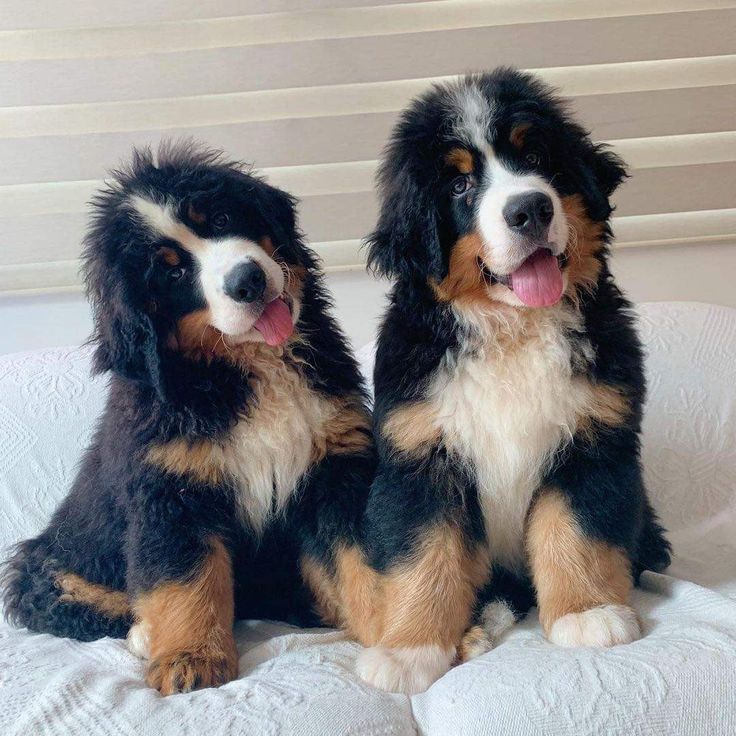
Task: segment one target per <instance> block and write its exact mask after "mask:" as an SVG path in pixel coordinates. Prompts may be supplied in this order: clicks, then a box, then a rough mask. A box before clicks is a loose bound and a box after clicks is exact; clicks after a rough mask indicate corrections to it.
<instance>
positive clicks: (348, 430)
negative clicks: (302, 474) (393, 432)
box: [314, 398, 373, 462]
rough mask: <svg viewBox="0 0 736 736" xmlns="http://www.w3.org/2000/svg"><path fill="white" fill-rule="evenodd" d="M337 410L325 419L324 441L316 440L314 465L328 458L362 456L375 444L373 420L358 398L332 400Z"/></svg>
mask: <svg viewBox="0 0 736 736" xmlns="http://www.w3.org/2000/svg"><path fill="white" fill-rule="evenodd" d="M325 403H326V404H327V405H328V406H330V407H331V408H332V409H333V410H334V414H333V416H331V417H328V418H326V419H325V423H324V425H325V434H324V437H316V438H315V457H314V460H315V462H316V461H318V460H321V459H322V458H324V457H326V456H327V455H349V454H356V455H357V454H362V453H364V452H365V451H366V450H368V449H369V448H370V447H371V446H372V444H373V438H372V436H371V419H370V415H369V414H368V411H367V410H366V408H365V407H364V406H363V404H362V402H361V400H360V399H359V398H354V399H351V398H330V399H325Z"/></svg>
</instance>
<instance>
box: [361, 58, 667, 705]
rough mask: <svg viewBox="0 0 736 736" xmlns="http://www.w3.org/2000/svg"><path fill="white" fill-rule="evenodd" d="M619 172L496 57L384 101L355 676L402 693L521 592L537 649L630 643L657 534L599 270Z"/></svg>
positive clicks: (635, 408)
mask: <svg viewBox="0 0 736 736" xmlns="http://www.w3.org/2000/svg"><path fill="white" fill-rule="evenodd" d="M624 176H625V172H624V168H623V165H622V162H621V161H620V160H619V159H618V158H617V157H616V156H614V155H613V154H611V153H610V152H608V151H606V150H605V149H604V148H603V147H601V146H599V145H595V144H593V143H592V142H591V141H590V139H589V137H588V134H587V133H586V132H585V131H584V130H583V129H582V128H581V127H580V126H579V125H577V124H576V123H575V122H573V121H572V120H571V119H570V117H569V115H568V114H567V112H566V111H565V108H564V107H563V106H562V104H561V103H560V102H559V101H558V100H557V99H555V97H554V96H553V94H552V93H551V91H550V90H549V89H548V88H547V87H545V86H544V85H543V84H541V83H540V82H539V81H537V80H536V79H534V78H533V77H531V76H528V75H525V74H521V73H518V72H516V71H512V70H504V69H501V70H497V71H496V72H494V73H492V74H487V75H483V76H473V77H468V78H466V79H463V80H462V81H459V82H457V83H453V84H449V85H446V86H438V87H434V88H433V89H431V90H430V91H429V92H428V93H427V94H425V95H424V96H423V97H420V98H419V99H417V100H416V101H415V102H413V104H411V105H410V107H409V108H408V109H407V110H406V111H405V112H404V113H403V115H402V116H401V118H400V120H399V122H398V124H397V126H396V128H395V131H394V134H393V138H392V140H391V143H390V145H389V147H388V149H387V151H386V154H385V160H384V161H383V166H382V168H381V172H380V194H381V197H382V201H383V206H382V210H381V214H380V220H379V223H378V226H377V229H376V230H375V232H374V233H373V235H372V236H371V237H370V240H369V242H370V262H371V263H372V265H373V266H374V267H375V268H377V270H378V271H380V272H381V273H383V274H386V275H388V276H390V277H393V278H394V279H395V280H396V283H395V286H394V287H393V290H392V292H391V296H390V303H389V307H388V311H387V314H386V316H385V319H384V322H383V325H382V328H381V331H380V337H379V341H378V352H377V360H376V367H375V397H376V398H375V409H374V434H375V436H376V443H377V449H378V454H379V467H378V472H377V478H376V480H375V483H374V485H373V487H372V490H371V495H370V498H369V501H368V505H367V510H366V516H365V520H364V529H363V531H364V537H363V538H364V545H365V547H364V550H365V562H366V563H367V566H368V567H369V569H370V571H371V573H372V574H373V575H374V576H375V581H374V585H375V590H376V595H375V600H374V602H373V608H372V610H373V617H372V620H373V622H374V626H373V628H372V629H371V630H370V631H369V635H368V636H366V637H365V638H364V643H366V644H369V645H372V648H369V649H367V650H366V651H365V652H364V653H363V654H362V656H361V658H360V660H359V663H358V667H359V671H360V673H361V675H362V676H363V677H364V678H365V679H366V680H368V681H369V682H372V683H374V684H376V685H378V686H380V687H383V688H386V689H388V690H400V691H404V692H408V693H410V692H416V691H419V690H422V689H424V688H426V687H428V686H429V685H430V684H431V683H432V682H433V681H434V680H435V679H436V678H438V677H440V676H441V675H442V674H443V673H444V672H445V671H446V670H447V669H448V668H449V667H450V665H451V663H452V662H453V660H454V659H455V658H456V656H457V655H458V647H460V645H461V643H462V644H463V647H462V650H461V651H460V655H461V656H465V657H467V656H471V655H472V654H474V653H477V652H478V651H483V650H484V649H485V648H486V647H487V645H488V641H487V640H488V636H489V634H491V635H492V634H498V633H499V632H500V631H501V630H503V629H504V628H505V627H507V626H508V625H509V624H510V623H512V622H513V621H514V619H515V618H517V617H518V616H520V615H521V614H523V613H524V612H525V611H526V609H527V608H528V607H529V606H530V605H531V603H532V602H533V601H534V600H535V599H536V603H537V605H538V606H539V615H540V619H541V622H542V626H543V628H544V630H545V632H546V634H547V636H548V638H549V640H550V641H551V642H554V643H556V644H559V645H562V646H578V645H594V646H610V645H614V644H625V643H628V642H631V641H633V640H634V639H636V638H637V637H639V636H640V633H641V631H640V624H639V622H638V619H637V616H636V613H635V612H634V611H633V610H632V608H631V606H630V593H631V588H632V584H633V583H634V581H635V580H636V579H637V576H638V575H639V573H640V571H641V570H642V569H643V568H651V569H655V570H660V569H662V568H663V567H665V566H666V565H667V564H668V562H669V548H668V544H667V542H666V541H665V540H664V538H663V535H662V529H661V528H660V527H659V525H658V523H657V521H656V519H655V517H654V514H653V513H652V510H651V507H650V505H649V503H648V501H647V495H646V491H645V488H644V484H643V481H642V472H641V467H640V462H639V431H640V426H641V417H642V405H643V402H644V392H645V386H644V375H643V370H642V362H643V361H642V351H641V347H640V344H639V340H638V338H637V335H636V331H635V329H634V324H633V317H632V315H631V312H630V304H629V302H627V301H626V299H625V298H624V297H623V296H622V294H621V292H620V291H619V289H618V288H617V287H616V285H615V283H614V282H613V279H612V277H611V274H610V271H609V268H608V244H609V240H610V237H611V232H610V230H609V226H608V220H609V216H610V214H611V205H610V203H609V198H610V196H611V194H612V192H613V191H614V189H615V188H616V187H617V186H618V184H619V183H620V182H621V180H622V178H623V177H624ZM486 604H487V605H486ZM474 623H475V624H476V625H475V626H473V627H472V628H471V629H470V631H469V632H468V634H467V635H466V637H465V639H464V640H463V635H464V632H466V630H467V629H468V627H469V625H472V624H474Z"/></svg>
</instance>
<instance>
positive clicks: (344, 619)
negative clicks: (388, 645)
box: [300, 547, 382, 642]
mask: <svg viewBox="0 0 736 736" xmlns="http://www.w3.org/2000/svg"><path fill="white" fill-rule="evenodd" d="M300 566H301V571H302V576H303V578H304V581H305V582H306V584H307V585H308V586H309V588H310V590H311V591H312V595H313V596H314V598H315V601H316V607H317V612H318V613H319V615H320V617H321V618H322V620H323V621H324V623H326V624H329V625H331V626H339V627H340V628H342V629H345V630H346V631H347V632H348V634H349V635H350V636H352V637H353V638H355V639H358V640H359V641H362V642H371V641H376V639H377V633H378V631H379V627H380V624H381V620H382V619H381V617H380V616H379V615H378V604H379V598H378V590H379V575H378V573H377V572H376V571H375V570H372V569H371V568H370V566H369V565H368V564H367V563H366V562H365V560H364V558H363V553H362V552H361V551H360V550H359V549H358V548H357V547H339V548H338V549H337V550H336V551H335V572H334V574H331V573H330V572H328V570H327V568H326V567H325V566H324V565H323V564H321V563H320V562H317V561H316V560H314V559H312V558H311V557H307V556H304V557H302V559H301V560H300Z"/></svg>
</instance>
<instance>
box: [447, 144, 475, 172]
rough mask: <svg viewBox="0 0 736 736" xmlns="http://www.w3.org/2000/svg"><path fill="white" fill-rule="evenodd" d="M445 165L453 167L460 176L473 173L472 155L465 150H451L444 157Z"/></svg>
mask: <svg viewBox="0 0 736 736" xmlns="http://www.w3.org/2000/svg"><path fill="white" fill-rule="evenodd" d="M445 163H446V164H448V165H449V166H454V167H455V168H456V169H457V170H458V171H459V172H460V173H461V174H471V173H472V172H473V154H472V153H470V151H468V150H467V149H466V148H452V149H450V150H449V151H448V152H447V154H446V155H445Z"/></svg>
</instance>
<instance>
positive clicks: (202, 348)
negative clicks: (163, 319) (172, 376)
mask: <svg viewBox="0 0 736 736" xmlns="http://www.w3.org/2000/svg"><path fill="white" fill-rule="evenodd" d="M211 322H212V315H211V313H210V310H209V308H208V307H205V308H204V309H198V310H196V311H195V312H190V313H189V314H187V315H185V316H184V317H182V318H181V319H180V320H179V321H178V323H177V325H176V331H175V333H174V334H173V335H172V347H175V348H178V349H179V350H180V351H181V352H182V353H183V354H184V355H187V356H189V357H191V358H193V359H198V358H204V359H205V360H211V359H212V358H213V357H215V356H217V357H224V356H225V355H227V345H225V342H224V337H223V334H222V333H221V332H220V331H219V330H218V329H216V328H215V327H213V326H212V325H211Z"/></svg>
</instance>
